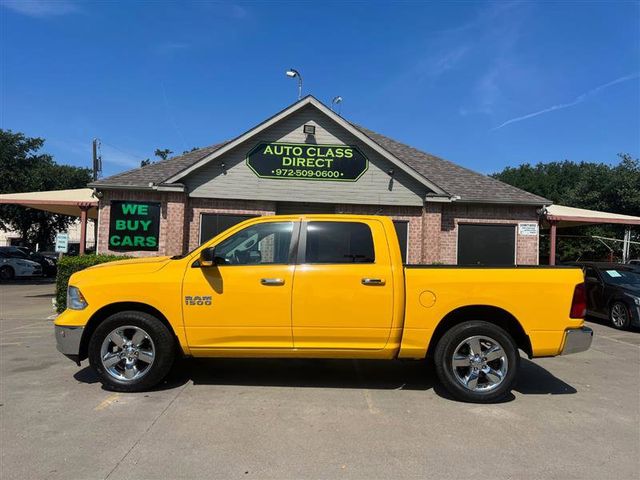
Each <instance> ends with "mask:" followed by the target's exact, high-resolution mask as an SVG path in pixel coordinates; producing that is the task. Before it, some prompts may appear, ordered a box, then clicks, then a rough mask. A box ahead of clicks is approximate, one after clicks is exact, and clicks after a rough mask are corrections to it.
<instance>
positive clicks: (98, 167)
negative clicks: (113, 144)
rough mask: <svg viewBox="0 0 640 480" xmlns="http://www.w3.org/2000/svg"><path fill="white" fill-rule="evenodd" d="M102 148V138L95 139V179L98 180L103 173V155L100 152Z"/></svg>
mask: <svg viewBox="0 0 640 480" xmlns="http://www.w3.org/2000/svg"><path fill="white" fill-rule="evenodd" d="M99 149H100V139H99V138H94V139H93V149H92V150H93V181H94V182H95V181H96V180H98V176H99V175H100V173H102V156H100V155H99V154H98V151H99Z"/></svg>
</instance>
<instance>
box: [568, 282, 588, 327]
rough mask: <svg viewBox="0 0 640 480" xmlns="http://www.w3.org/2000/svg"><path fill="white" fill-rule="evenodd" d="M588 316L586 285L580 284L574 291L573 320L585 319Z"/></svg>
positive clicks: (570, 314)
mask: <svg viewBox="0 0 640 480" xmlns="http://www.w3.org/2000/svg"><path fill="white" fill-rule="evenodd" d="M586 314H587V295H586V292H585V288H584V283H579V284H578V285H576V288H575V289H574V290H573V299H572V300H571V313H569V317H571V318H584V317H585V315H586Z"/></svg>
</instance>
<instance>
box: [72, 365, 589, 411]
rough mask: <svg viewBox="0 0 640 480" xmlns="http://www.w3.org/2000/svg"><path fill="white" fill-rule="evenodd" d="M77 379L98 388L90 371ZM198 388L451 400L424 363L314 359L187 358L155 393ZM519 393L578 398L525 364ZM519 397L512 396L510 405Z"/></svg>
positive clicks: (565, 386) (556, 380) (543, 372)
mask: <svg viewBox="0 0 640 480" xmlns="http://www.w3.org/2000/svg"><path fill="white" fill-rule="evenodd" d="M74 378H75V379H76V380H77V381H79V382H82V383H97V382H98V377H97V376H96V374H95V373H94V371H93V370H92V369H91V368H90V367H88V366H87V367H85V368H83V369H82V370H80V371H78V372H77V373H76V374H75V375H74ZM188 382H193V384H194V385H196V386H197V385H233V386H253V387H296V388H301V387H302V388H333V389H340V388H346V389H349V388H350V389H376V390H429V389H433V390H434V392H435V393H436V394H438V395H439V396H441V397H444V398H450V397H449V395H448V394H447V392H446V391H445V390H444V389H443V388H442V387H441V386H440V385H439V383H438V381H437V378H436V376H435V371H434V370H433V368H432V367H431V366H429V365H426V364H425V362H421V361H387V360H310V359H287V360H282V359H254V358H246V359H227V358H217V359H182V360H179V361H178V362H176V365H175V366H174V368H173V370H172V371H171V373H170V374H169V375H168V377H167V379H166V380H165V381H164V382H163V383H162V384H160V385H159V386H157V387H156V388H154V389H153V390H156V391H157V390H169V389H173V388H178V387H180V386H182V385H184V384H186V383H188ZM514 391H516V392H519V393H521V394H523V395H567V394H573V393H576V392H577V390H576V389H575V388H573V387H572V386H571V385H569V384H567V383H566V382H564V381H562V380H561V379H559V378H557V377H555V376H554V375H553V374H551V373H550V372H549V371H548V370H546V369H544V368H542V367H540V366H539V365H537V364H535V363H534V362H531V361H529V360H527V359H525V358H523V359H522V363H521V367H520V373H519V376H518V381H517V384H516V386H515V387H514ZM514 398H515V397H514V396H513V395H510V397H509V398H507V399H506V400H505V401H511V400H513V399H514Z"/></svg>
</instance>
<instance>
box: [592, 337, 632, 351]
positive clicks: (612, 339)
mask: <svg viewBox="0 0 640 480" xmlns="http://www.w3.org/2000/svg"><path fill="white" fill-rule="evenodd" d="M598 338H606V339H607V340H611V341H612V342H616V343H622V344H623V345H629V346H631V347H636V348H640V345H636V344H635V343H629V342H625V341H624V340H618V339H617V338H612V337H607V336H606V335H598Z"/></svg>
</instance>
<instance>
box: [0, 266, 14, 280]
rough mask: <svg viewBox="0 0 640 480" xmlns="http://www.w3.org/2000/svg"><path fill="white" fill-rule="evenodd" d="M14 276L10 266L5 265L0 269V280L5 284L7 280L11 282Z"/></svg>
mask: <svg viewBox="0 0 640 480" xmlns="http://www.w3.org/2000/svg"><path fill="white" fill-rule="evenodd" d="M15 276H16V272H15V271H14V270H13V268H11V267H10V266H8V265H5V266H4V267H2V268H0V280H3V281H5V282H7V281H9V280H13V279H14V277H15Z"/></svg>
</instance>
